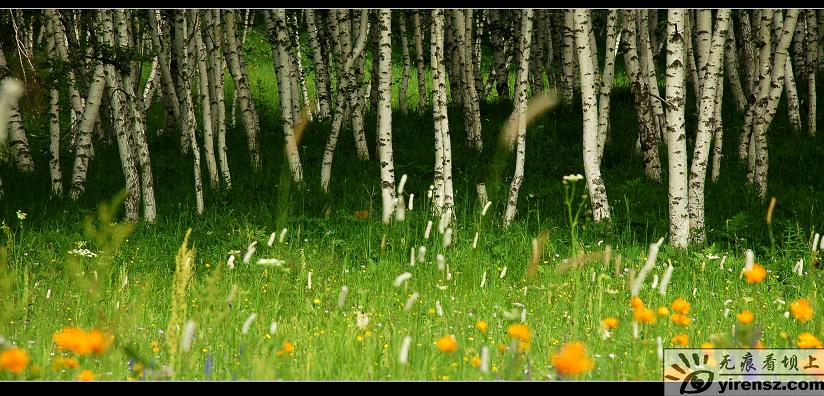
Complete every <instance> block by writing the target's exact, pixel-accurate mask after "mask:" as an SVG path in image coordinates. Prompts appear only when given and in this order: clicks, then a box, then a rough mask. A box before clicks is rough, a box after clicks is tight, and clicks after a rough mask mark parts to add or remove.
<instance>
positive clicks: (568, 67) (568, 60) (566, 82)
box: [561, 10, 575, 105]
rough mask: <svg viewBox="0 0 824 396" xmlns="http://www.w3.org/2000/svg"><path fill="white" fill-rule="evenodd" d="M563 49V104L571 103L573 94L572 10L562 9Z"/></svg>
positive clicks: (573, 48)
mask: <svg viewBox="0 0 824 396" xmlns="http://www.w3.org/2000/svg"><path fill="white" fill-rule="evenodd" d="M563 13H564V31H563V51H562V52H561V60H562V63H561V65H562V69H563V79H562V80H561V81H562V91H561V93H562V95H561V98H562V100H563V102H564V104H565V105H571V104H572V99H573V96H574V95H575V33H574V29H575V27H574V23H573V11H572V10H564V11H563Z"/></svg>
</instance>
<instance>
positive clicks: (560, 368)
mask: <svg viewBox="0 0 824 396" xmlns="http://www.w3.org/2000/svg"><path fill="white" fill-rule="evenodd" d="M551 361H552V365H553V366H555V370H556V371H557V372H558V375H561V376H575V375H580V374H583V373H586V372H587V371H590V370H592V368H593V367H595V363H594V362H593V361H592V360H591V359H590V358H589V357H588V356H587V353H586V347H585V346H584V344H582V343H580V342H571V343H569V344H566V345H564V346H563V347H561V350H560V351H558V353H555V354H553V355H552V358H551Z"/></svg>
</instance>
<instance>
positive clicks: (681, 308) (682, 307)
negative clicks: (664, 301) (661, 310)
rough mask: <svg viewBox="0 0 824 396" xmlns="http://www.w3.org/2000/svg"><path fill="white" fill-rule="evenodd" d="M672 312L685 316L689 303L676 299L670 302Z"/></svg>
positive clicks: (679, 298)
mask: <svg viewBox="0 0 824 396" xmlns="http://www.w3.org/2000/svg"><path fill="white" fill-rule="evenodd" d="M672 310H673V311H675V312H679V313H681V314H683V315H686V314H688V313H689V312H690V303H688V302H687V300H684V299H683V298H681V297H678V298H676V299H675V301H673V302H672Z"/></svg>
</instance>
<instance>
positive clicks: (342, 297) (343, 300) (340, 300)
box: [338, 285, 349, 308]
mask: <svg viewBox="0 0 824 396" xmlns="http://www.w3.org/2000/svg"><path fill="white" fill-rule="evenodd" d="M347 294H349V288H348V287H346V285H343V286H341V288H340V293H338V308H342V307H343V305H344V304H346V295H347Z"/></svg>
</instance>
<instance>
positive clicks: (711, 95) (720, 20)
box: [688, 9, 730, 243]
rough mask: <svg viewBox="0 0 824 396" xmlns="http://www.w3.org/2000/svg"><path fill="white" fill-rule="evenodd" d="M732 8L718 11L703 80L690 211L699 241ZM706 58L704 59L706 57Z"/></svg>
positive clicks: (700, 239) (700, 240)
mask: <svg viewBox="0 0 824 396" xmlns="http://www.w3.org/2000/svg"><path fill="white" fill-rule="evenodd" d="M729 19H730V10H729V9H722V10H719V11H718V15H717V16H716V22H715V32H714V33H713V34H712V37H711V42H712V45H711V47H710V52H709V57H707V59H706V67H704V68H703V70H705V73H704V74H703V79H702V81H701V87H702V88H701V107H700V109H699V113H698V132H697V134H696V137H695V150H694V152H693V155H692V166H691V168H690V176H689V207H688V209H689V214H690V231H691V233H692V238H693V240H694V241H695V242H698V243H704V241H705V239H706V234H705V232H704V185H705V184H706V176H707V162H708V160H709V153H710V140H711V139H712V133H713V129H714V126H715V125H714V118H715V117H714V116H715V103H716V92H717V86H718V81H719V78H723V74H722V73H721V64H722V60H723V55H724V42H725V41H726V40H727V34H728V31H727V26H728V23H729ZM702 61H703V60H702ZM722 81H723V80H722Z"/></svg>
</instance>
